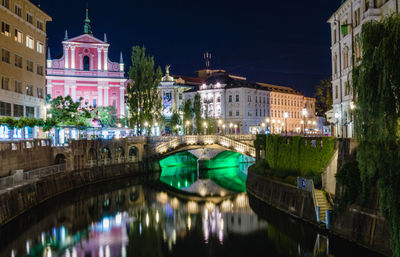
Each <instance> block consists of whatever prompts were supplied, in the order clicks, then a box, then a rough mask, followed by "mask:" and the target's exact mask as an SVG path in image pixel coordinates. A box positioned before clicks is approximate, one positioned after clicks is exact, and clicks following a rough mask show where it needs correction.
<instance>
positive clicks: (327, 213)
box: [325, 210, 332, 230]
mask: <svg viewBox="0 0 400 257" xmlns="http://www.w3.org/2000/svg"><path fill="white" fill-rule="evenodd" d="M331 214H332V210H326V216H325V218H326V229H328V230H330V229H331Z"/></svg>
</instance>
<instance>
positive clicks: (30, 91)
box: [26, 85, 33, 96]
mask: <svg viewBox="0 0 400 257" xmlns="http://www.w3.org/2000/svg"><path fill="white" fill-rule="evenodd" d="M26 94H27V95H30V96H33V86H32V85H27V86H26Z"/></svg>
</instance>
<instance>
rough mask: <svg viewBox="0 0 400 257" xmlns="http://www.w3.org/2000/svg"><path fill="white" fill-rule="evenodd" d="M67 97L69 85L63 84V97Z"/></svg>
mask: <svg viewBox="0 0 400 257" xmlns="http://www.w3.org/2000/svg"><path fill="white" fill-rule="evenodd" d="M67 95H69V85H67V84H64V97H66V96H67Z"/></svg>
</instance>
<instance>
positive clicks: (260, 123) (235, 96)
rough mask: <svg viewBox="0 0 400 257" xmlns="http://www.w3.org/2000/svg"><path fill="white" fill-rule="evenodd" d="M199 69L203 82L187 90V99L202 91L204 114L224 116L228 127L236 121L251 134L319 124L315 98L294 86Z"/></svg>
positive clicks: (294, 130) (291, 130)
mask: <svg viewBox="0 0 400 257" xmlns="http://www.w3.org/2000/svg"><path fill="white" fill-rule="evenodd" d="M198 73H199V77H203V83H202V84H201V85H199V86H195V87H193V88H192V90H188V91H185V92H184V95H185V100H187V99H191V100H192V101H193V100H194V97H195V95H196V94H200V96H201V103H202V112H203V113H202V115H203V117H206V116H207V117H211V118H214V119H220V120H221V121H222V122H223V124H225V126H226V127H227V129H229V127H232V125H235V127H237V132H239V133H243V134H248V133H263V131H264V130H265V131H267V132H268V133H269V132H270V133H284V132H288V133H300V132H302V131H304V130H312V129H315V128H316V122H315V121H316V117H315V98H310V97H304V95H303V94H302V93H300V92H299V91H297V90H295V89H292V88H290V87H282V86H276V85H271V84H265V83H255V82H250V81H248V80H246V78H244V77H240V76H233V75H231V74H228V73H227V72H226V71H223V70H217V71H212V70H206V71H204V70H203V71H199V72H198ZM205 74H206V75H205Z"/></svg>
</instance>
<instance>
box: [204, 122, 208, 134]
mask: <svg viewBox="0 0 400 257" xmlns="http://www.w3.org/2000/svg"><path fill="white" fill-rule="evenodd" d="M203 127H204V135H207V128H208V124H207V122H203Z"/></svg>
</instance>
